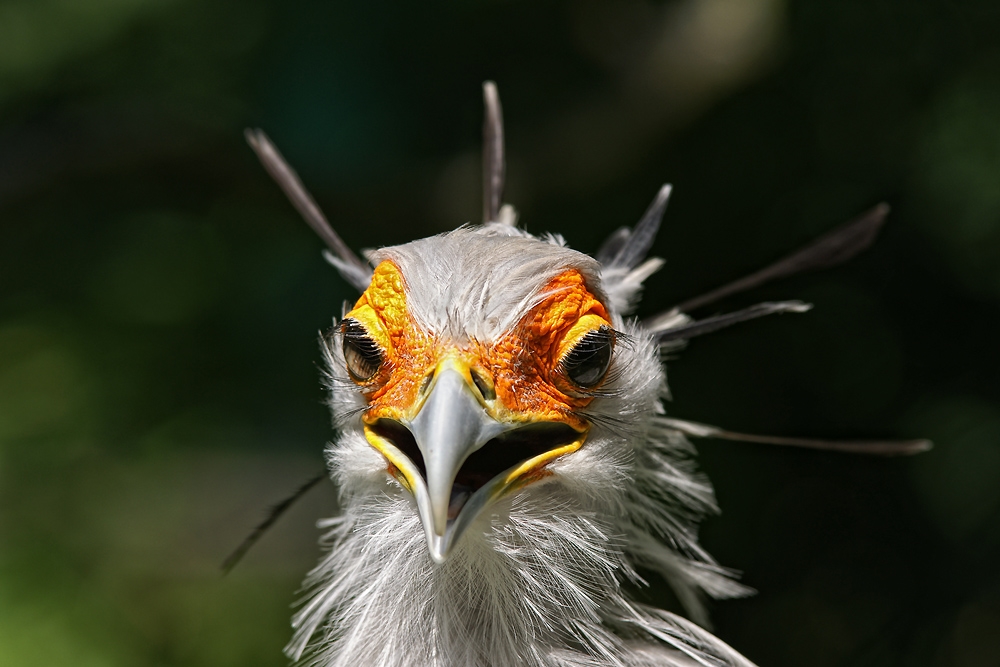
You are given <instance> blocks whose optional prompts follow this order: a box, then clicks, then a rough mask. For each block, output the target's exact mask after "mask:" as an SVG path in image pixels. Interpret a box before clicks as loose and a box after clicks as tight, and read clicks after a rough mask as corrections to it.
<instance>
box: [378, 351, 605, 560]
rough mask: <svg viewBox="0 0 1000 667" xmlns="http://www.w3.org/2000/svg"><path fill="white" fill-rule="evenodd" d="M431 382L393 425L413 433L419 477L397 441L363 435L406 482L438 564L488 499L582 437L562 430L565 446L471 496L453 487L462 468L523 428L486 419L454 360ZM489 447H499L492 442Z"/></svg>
mask: <svg viewBox="0 0 1000 667" xmlns="http://www.w3.org/2000/svg"><path fill="white" fill-rule="evenodd" d="M432 382H433V384H432V385H431V387H430V390H429V393H428V394H427V396H426V399H425V400H424V401H423V404H422V405H421V406H420V408H419V411H418V412H417V414H416V416H414V417H413V418H412V419H406V418H404V419H400V420H399V421H398V422H397V423H401V424H402V425H403V426H404V427H405V428H406V430H407V431H409V433H410V434H411V435H412V438H413V440H414V441H415V444H416V448H417V449H418V450H419V454H420V456H421V457H422V458H423V468H424V470H423V473H424V474H421V470H420V469H419V467H418V465H416V464H415V463H414V461H413V460H412V459H413V457H412V456H410V457H408V456H406V455H405V454H404V453H403V452H402V450H401V449H400V448H399V447H398V446H397V443H396V442H393V439H392V438H390V437H387V435H386V433H385V430H384V429H379V428H378V427H377V426H376V425H366V427H365V435H366V436H367V438H368V441H369V443H370V444H371V445H372V446H374V447H375V448H376V449H378V450H379V451H381V452H382V453H383V454H384V455H385V456H386V458H387V459H388V460H389V462H390V463H392V464H393V465H394V466H395V467H396V468H397V469H398V470H399V471H400V472H401V473H402V475H403V477H404V478H405V480H404V482H405V484H406V486H408V487H409V490H410V491H411V492H412V493H413V495H414V498H415V499H416V502H417V511H418V512H419V514H420V520H421V523H423V526H424V533H425V535H426V537H427V546H428V549H429V550H430V554H431V557H432V558H433V559H434V560H435V561H436V562H438V563H441V562H443V561H444V560H445V559H446V558H447V556H448V554H449V552H450V551H451V549H452V547H453V546H454V544H455V543H456V541H457V540H458V538H459V537H460V536H461V534H462V533H464V532H465V530H466V529H467V528H468V526H469V525H470V524H471V523H472V521H473V520H474V519H475V518H476V516H477V515H478V514H479V513H480V511H481V510H482V509H483V508H484V507H485V506H486V505H488V504H489V502H490V501H491V500H493V499H495V498H497V497H499V496H500V495H502V494H503V493H504V492H505V491H507V490H508V489H509V488H511V487H512V486H514V485H515V484H516V483H517V481H518V479H519V478H521V477H522V476H523V475H524V474H525V473H526V472H528V471H530V470H533V469H535V468H537V467H540V466H541V465H544V463H546V462H547V461H549V460H551V459H553V458H555V457H556V456H560V455H562V454H564V453H568V452H570V451H575V450H576V449H578V448H579V447H580V445H582V443H583V439H584V438H585V437H586V433H583V434H576V433H575V432H573V431H572V430H570V429H569V428H568V427H566V430H568V431H569V433H570V434H571V436H570V438H571V439H572V441H571V442H566V440H567V438H565V437H564V438H563V442H562V443H561V444H560V446H558V447H555V448H546V450H545V451H544V452H543V453H541V454H540V455H538V456H533V457H531V458H530V459H528V460H525V461H522V462H520V463H518V464H517V465H515V466H513V467H511V468H508V469H507V470H504V471H503V472H501V473H500V474H498V475H496V476H494V477H493V478H492V479H491V480H490V481H489V482H487V483H486V484H485V485H484V486H482V487H480V488H478V489H476V490H475V492H472V493H471V495H470V492H471V489H469V488H465V487H460V488H456V486H455V479H456V477H457V476H458V474H459V471H460V470H461V469H462V464H463V463H465V461H466V459H468V457H469V455H471V454H472V453H473V452H475V451H477V450H479V449H480V448H482V447H483V446H484V445H485V444H486V443H488V442H489V441H490V440H493V439H495V438H503V436H504V435H505V434H507V433H508V432H510V431H514V430H516V429H519V428H522V427H524V426H525V424H524V423H519V422H501V421H498V420H497V419H495V418H494V417H493V416H491V415H490V413H489V412H488V410H487V408H486V406H485V405H484V403H483V401H482V399H481V397H480V395H479V394H478V392H477V391H476V390H475V389H474V388H473V387H474V385H473V382H472V378H471V375H470V374H469V370H468V368H467V367H464V366H463V365H462V364H461V363H460V362H458V361H455V360H450V359H449V360H445V361H444V362H442V364H441V365H440V366H439V367H438V369H437V371H436V372H435V376H434V380H433V381H432ZM377 423H378V422H377V420H376V422H375V424H377ZM397 428H398V427H397ZM491 446H500V445H499V443H493V445H491ZM415 453H416V452H414V454H415Z"/></svg>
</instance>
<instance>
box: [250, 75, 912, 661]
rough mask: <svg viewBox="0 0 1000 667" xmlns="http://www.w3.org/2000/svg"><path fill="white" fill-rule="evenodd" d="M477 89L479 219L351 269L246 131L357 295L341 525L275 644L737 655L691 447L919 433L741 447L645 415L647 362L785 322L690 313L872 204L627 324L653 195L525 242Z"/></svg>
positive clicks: (299, 648)
mask: <svg viewBox="0 0 1000 667" xmlns="http://www.w3.org/2000/svg"><path fill="white" fill-rule="evenodd" d="M483 96H484V102H485V108H486V114H485V121H484V151H483V174H484V186H483V220H482V222H481V223H478V224H465V225H462V226H460V227H458V228H456V229H454V230H452V231H449V232H446V233H443V234H438V235H435V236H431V237H428V238H423V239H419V240H415V241H411V242H409V243H404V244H402V245H396V246H391V247H383V248H379V249H376V250H371V251H366V252H365V258H364V259H362V258H361V257H359V256H358V255H357V254H355V253H354V252H353V251H352V250H351V249H350V248H348V246H347V245H346V244H345V243H344V242H343V240H342V239H341V238H340V236H339V235H338V234H337V233H336V232H335V231H334V229H333V227H332V226H331V225H330V223H329V222H328V220H327V219H326V217H325V216H324V214H323V213H322V211H321V210H320V208H319V206H318V205H317V204H316V202H315V200H314V199H313V198H312V196H311V195H310V194H309V193H308V191H307V190H306V189H305V187H304V186H303V184H302V182H301V180H300V179H299V177H298V175H297V174H296V173H295V171H294V170H293V169H292V168H291V167H290V166H289V165H288V163H287V162H286V161H285V159H284V158H283V157H282V155H281V154H280V152H278V150H277V148H276V147H275V146H274V144H273V143H272V142H271V141H270V139H269V138H268V137H267V135H266V134H264V132H262V131H261V130H248V131H247V139H248V141H249V143H250V145H251V147H252V148H253V149H254V151H255V152H256V153H257V156H258V157H259V158H260V160H261V162H262V163H263V165H264V166H265V168H266V169H267V171H268V172H269V173H270V174H271V176H272V177H274V179H275V180H276V181H277V183H278V184H279V185H280V186H281V188H282V189H283V190H284V191H285V193H286V195H288V197H289V198H290V200H291V202H292V204H293V205H294V206H295V208H297V209H298V210H299V212H300V213H301V214H302V215H303V217H304V218H305V219H306V221H307V222H308V223H309V224H310V226H312V227H313V229H314V230H315V231H316V232H317V233H318V234H319V236H320V237H321V238H322V239H323V240H324V241H325V243H326V245H327V247H328V250H327V251H326V252H325V257H326V259H327V260H328V261H329V263H330V264H332V265H333V266H334V267H335V268H336V269H337V270H338V271H339V273H340V275H341V276H343V278H344V279H345V280H346V282H347V283H349V284H350V285H352V286H353V287H355V288H357V290H358V291H359V292H360V296H359V297H358V299H357V300H356V301H355V302H354V303H353V305H351V304H345V306H344V311H343V312H342V313H341V317H340V318H338V319H337V320H336V321H335V323H334V326H333V327H332V328H331V329H330V330H329V331H328V332H326V333H324V334H323V335H322V336H321V341H320V347H321V353H322V356H323V363H324V371H323V372H324V382H325V386H326V389H327V391H328V404H329V407H330V410H331V414H332V420H333V425H334V427H335V429H336V437H335V438H334V439H333V440H332V441H331V442H330V443H329V444H328V445H327V447H326V450H325V456H326V461H327V466H328V470H327V471H325V472H324V475H322V476H321V477H326V476H327V475H328V476H329V478H331V479H332V480H333V482H334V483H335V484H336V487H337V489H338V493H339V513H338V514H337V515H336V516H334V517H333V518H329V519H324V520H322V521H320V522H319V525H320V527H321V529H322V530H323V531H324V534H323V538H322V542H323V544H324V545H325V549H326V550H325V552H324V555H323V557H322V558H321V560H320V562H319V563H318V565H317V566H316V567H315V568H314V569H313V570H312V571H311V572H310V573H309V574H308V575H307V578H306V581H305V584H304V589H305V590H306V591H307V593H306V597H305V598H304V600H303V602H302V603H301V605H300V606H299V608H298V609H297V611H296V612H295V615H294V617H293V619H292V626H293V629H294V634H293V636H292V639H291V641H290V642H289V644H288V646H287V648H286V653H287V655H288V656H289V658H290V659H292V660H294V661H300V662H301V663H302V664H307V665H314V666H316V667H334V666H336V667H348V666H359V665H364V666H370V667H376V666H377V667H410V666H416V665H419V666H433V667H452V666H454V667H508V666H510V667H513V666H515V665H516V666H519V667H584V666H586V667H596V666H598V665H600V666H609V667H653V666H678V667H679V666H692V665H703V666H706V665H711V666H732V667H745V666H749V665H752V663H751V662H750V661H749V660H748V659H747V658H745V657H743V656H742V655H741V654H740V653H738V652H737V651H736V650H735V649H733V648H731V647H730V646H729V645H727V644H726V643H725V642H723V641H722V640H721V639H719V638H717V637H715V636H714V635H713V634H712V633H711V632H710V631H709V630H708V629H707V628H708V627H709V623H708V618H707V614H706V611H705V602H706V600H707V599H724V598H737V597H741V596H745V595H748V594H750V593H752V590H751V589H750V588H748V587H747V586H745V585H743V584H741V583H740V582H738V581H737V573H736V572H735V571H734V570H731V569H728V568H726V567H723V566H722V565H720V564H719V563H717V562H716V561H715V560H714V559H713V558H712V556H711V555H709V553H708V552H707V551H706V550H705V549H704V548H703V547H702V546H701V545H700V544H699V541H698V534H697V528H698V523H699V522H700V521H701V520H702V519H703V518H704V517H706V516H708V515H710V514H714V513H716V512H718V511H719V510H718V507H717V505H716V501H715V498H714V495H713V490H712V486H711V484H710V483H709V481H708V479H707V478H706V477H705V476H704V475H703V474H702V473H700V472H699V471H698V469H697V467H696V464H695V460H694V456H695V450H694V447H693V446H692V444H691V440H692V439H694V438H706V437H710V438H725V439H730V440H744V441H751V442H769V443H773V444H778V445H794V446H803V447H811V448H816V449H828V450H840V451H857V452H866V453H877V454H886V455H891V454H909V453H915V452H917V451H922V450H923V449H926V448H927V447H928V446H929V443H927V442H926V441H923V440H911V441H886V442H881V441H871V442H865V441H826V440H810V439H802V438H782V437H768V436H757V435H750V434H742V433H737V432H733V431H728V430H725V429H721V428H718V427H714V426H709V425H706V424H701V423H696V422H691V421H686V420H682V419H678V418H675V417H673V416H670V415H669V414H668V413H667V411H666V410H665V408H664V404H665V401H666V399H667V398H668V397H669V394H668V389H667V383H666V376H665V370H664V362H663V359H664V353H665V352H672V351H675V350H677V349H679V348H681V347H683V346H684V345H685V344H686V343H687V341H688V340H689V339H691V338H693V337H695V336H699V335H703V334H706V333H710V332H712V331H716V330H718V329H721V328H723V327H727V326H730V325H733V324H736V323H739V322H744V321H747V320H750V319H755V318H757V317H761V316H764V315H770V314H778V313H802V312H806V311H807V310H808V309H809V308H810V306H809V304H805V303H802V302H800V301H781V302H766V303H762V304H757V305H756V306H751V307H750V308H746V309H743V310H740V311H736V312H731V313H726V314H722V315H715V316H711V317H706V318H703V319H694V318H693V317H692V315H691V313H692V312H694V311H697V310H698V309H701V308H703V307H705V306H706V305H708V304H711V303H714V302H716V301H718V300H719V299H721V298H723V297H726V296H730V295H732V294H736V293H738V292H742V291H745V290H748V289H750V288H753V287H756V286H758V285H760V284H762V283H764V282H767V281H769V280H773V279H776V278H780V277H785V276H788V275H791V274H793V273H797V272H800V271H804V270H809V269H815V268H822V267H826V266H832V265H834V264H837V263H840V262H842V261H845V260H847V259H849V258H850V257H853V256H854V255H856V254H857V253H858V252H860V251H861V250H863V249H864V248H866V247H868V245H870V244H871V243H872V241H873V240H874V238H875V235H876V234H877V233H878V230H879V228H880V227H881V225H882V224H883V222H884V220H885V216H886V213H887V212H888V208H887V207H886V206H885V205H879V206H876V207H875V208H874V209H872V210H871V211H869V212H867V213H865V214H863V215H862V216H861V217H859V218H858V219H857V220H854V221H851V222H849V223H847V224H846V225H843V226H841V227H840V228H837V229H835V230H833V231H832V232H830V233H828V234H827V235H825V236H823V237H821V238H819V239H818V240H816V241H814V242H813V243H811V244H809V245H807V246H806V247H804V248H802V249H800V250H798V251H796V252H793V253H791V254H790V255H788V256H786V257H784V258H783V259H781V260H779V261H777V262H775V263H774V264H772V265H770V266H769V267H767V268H765V269H763V270H761V271H758V272H756V273H755V274H752V275H750V276H747V277H746V278H744V279H741V280H739V281H736V282H734V283H730V284H728V285H725V286H723V287H722V288H719V289H717V290H713V291H712V292H710V293H708V294H705V295H702V296H700V297H697V298H695V299H692V300H688V301H687V302H684V303H682V304H679V305H678V306H677V307H675V308H672V309H670V310H668V311H666V312H664V313H661V314H659V315H655V316H652V317H648V318H645V319H643V320H639V319H637V318H635V317H633V316H632V313H634V311H635V309H636V307H637V305H638V302H639V299H640V297H641V293H642V289H643V285H644V283H645V282H646V281H647V279H649V278H650V277H651V276H652V275H654V274H655V273H656V272H657V270H659V269H660V268H661V267H662V265H663V260H662V259H660V258H657V257H647V253H648V252H649V250H650V249H651V247H652V245H653V241H654V238H655V236H656V232H657V230H658V228H659V225H660V220H661V218H662V216H663V214H664V211H665V209H666V206H667V202H668V199H669V196H670V193H671V186H670V185H665V186H663V187H662V188H661V189H660V190H659V192H658V193H657V194H656V196H655V198H654V200H653V202H652V203H651V204H650V205H649V207H648V209H647V210H646V211H645V213H644V214H643V215H642V216H641V218H640V220H639V222H638V223H637V224H636V225H635V226H634V227H631V228H629V227H622V228H620V229H618V230H616V231H615V232H613V233H612V234H611V236H610V237H609V239H608V240H607V241H606V242H605V243H604V244H603V245H602V246H601V247H600V249H599V250H598V251H597V252H596V253H595V254H594V255H593V256H591V255H588V254H585V253H582V252H579V251H577V250H573V249H571V248H570V247H569V246H568V245H567V243H566V241H565V239H564V237H562V236H560V235H558V234H554V233H547V234H542V235H533V234H530V233H528V232H527V231H526V230H525V229H524V228H522V227H519V226H518V224H517V213H516V211H515V210H514V209H513V208H512V207H511V206H510V205H509V204H505V203H503V201H502V196H503V195H502V193H503V187H504V179H505V169H506V166H505V165H506V162H505V156H504V130H503V118H502V110H501V106H500V101H499V95H498V93H497V88H496V85H495V84H494V83H493V82H486V83H485V84H484V86H483ZM317 479H319V478H317ZM315 481H316V480H313V481H312V482H310V483H309V484H308V485H306V486H305V487H303V489H300V492H299V493H301V492H304V490H305V489H306V488H308V487H309V486H311V485H312V484H313V483H315ZM284 506H287V502H286V503H285V504H284ZM273 518H274V517H273V516H272V517H271V518H270V519H269V521H272V520H273ZM266 525H269V523H268V522H265V524H262V527H266ZM258 532H259V531H258ZM255 538H256V534H255V535H254V536H252V537H251V542H252V539H255ZM241 549H242V547H241ZM244 550H245V549H244ZM240 555H241V554H240ZM237 557H238V556H237ZM650 576H659V577H662V578H663V580H665V581H666V582H667V583H668V584H669V585H670V587H671V588H672V589H673V591H674V593H675V594H676V597H677V599H678V600H679V601H680V604H681V605H682V607H683V609H684V614H681V613H675V612H672V611H667V610H664V609H660V608H657V607H655V606H653V605H651V604H648V603H646V602H643V601H640V600H637V599H636V598H635V597H634V593H633V591H635V590H636V589H637V588H641V587H642V586H644V585H646V583H647V579H648V578H649V577H650Z"/></svg>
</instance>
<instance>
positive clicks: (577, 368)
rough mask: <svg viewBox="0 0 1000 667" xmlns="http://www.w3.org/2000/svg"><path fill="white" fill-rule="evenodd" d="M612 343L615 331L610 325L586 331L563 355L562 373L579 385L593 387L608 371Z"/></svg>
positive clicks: (613, 343) (613, 342)
mask: <svg viewBox="0 0 1000 667" xmlns="http://www.w3.org/2000/svg"><path fill="white" fill-rule="evenodd" d="M614 345H615V332H614V330H613V329H612V328H611V327H608V326H601V327H600V328H598V329H594V330H592V331H588V332H587V333H586V335H584V337H583V338H581V339H580V342H578V343H577V344H576V345H574V346H573V349H572V350H570V351H569V352H567V353H566V356H564V357H563V359H562V363H561V365H562V370H563V373H565V374H566V377H568V378H569V379H570V380H572V381H573V382H574V383H575V384H576V385H578V386H580V387H593V386H594V385H596V384H597V383H598V382H600V381H601V380H603V379H604V374H605V373H607V372H608V366H610V365H611V351H612V349H613V348H614Z"/></svg>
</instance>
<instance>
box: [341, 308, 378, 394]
mask: <svg viewBox="0 0 1000 667" xmlns="http://www.w3.org/2000/svg"><path fill="white" fill-rule="evenodd" d="M340 333H341V334H342V335H343V336H344V360H345V361H346V362H347V372H348V373H350V374H351V377H352V378H354V380H355V381H357V382H364V381H366V380H370V379H372V377H374V375H375V373H377V372H378V369H379V367H381V366H382V360H383V357H382V350H381V348H379V346H378V343H376V342H375V341H374V340H372V337H371V336H369V335H368V332H367V331H366V330H365V328H364V326H362V325H361V323H360V322H358V321H357V320H355V319H351V318H348V319H346V320H344V321H343V323H342V324H341V325H340Z"/></svg>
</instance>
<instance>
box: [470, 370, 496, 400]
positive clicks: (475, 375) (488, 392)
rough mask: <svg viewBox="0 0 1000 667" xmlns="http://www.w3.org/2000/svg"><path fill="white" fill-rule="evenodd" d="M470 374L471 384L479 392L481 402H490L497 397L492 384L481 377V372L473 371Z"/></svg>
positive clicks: (484, 377)
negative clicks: (481, 398)
mask: <svg viewBox="0 0 1000 667" xmlns="http://www.w3.org/2000/svg"><path fill="white" fill-rule="evenodd" d="M471 374H472V382H473V383H474V384H475V385H476V389H478V390H479V393H480V395H481V396H482V397H483V400H486V401H492V400H493V399H495V398H496V397H497V394H496V391H494V389H493V383H492V382H490V381H489V380H488V379H487V378H486V376H485V375H483V373H482V371H478V370H473V371H472V372H471Z"/></svg>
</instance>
